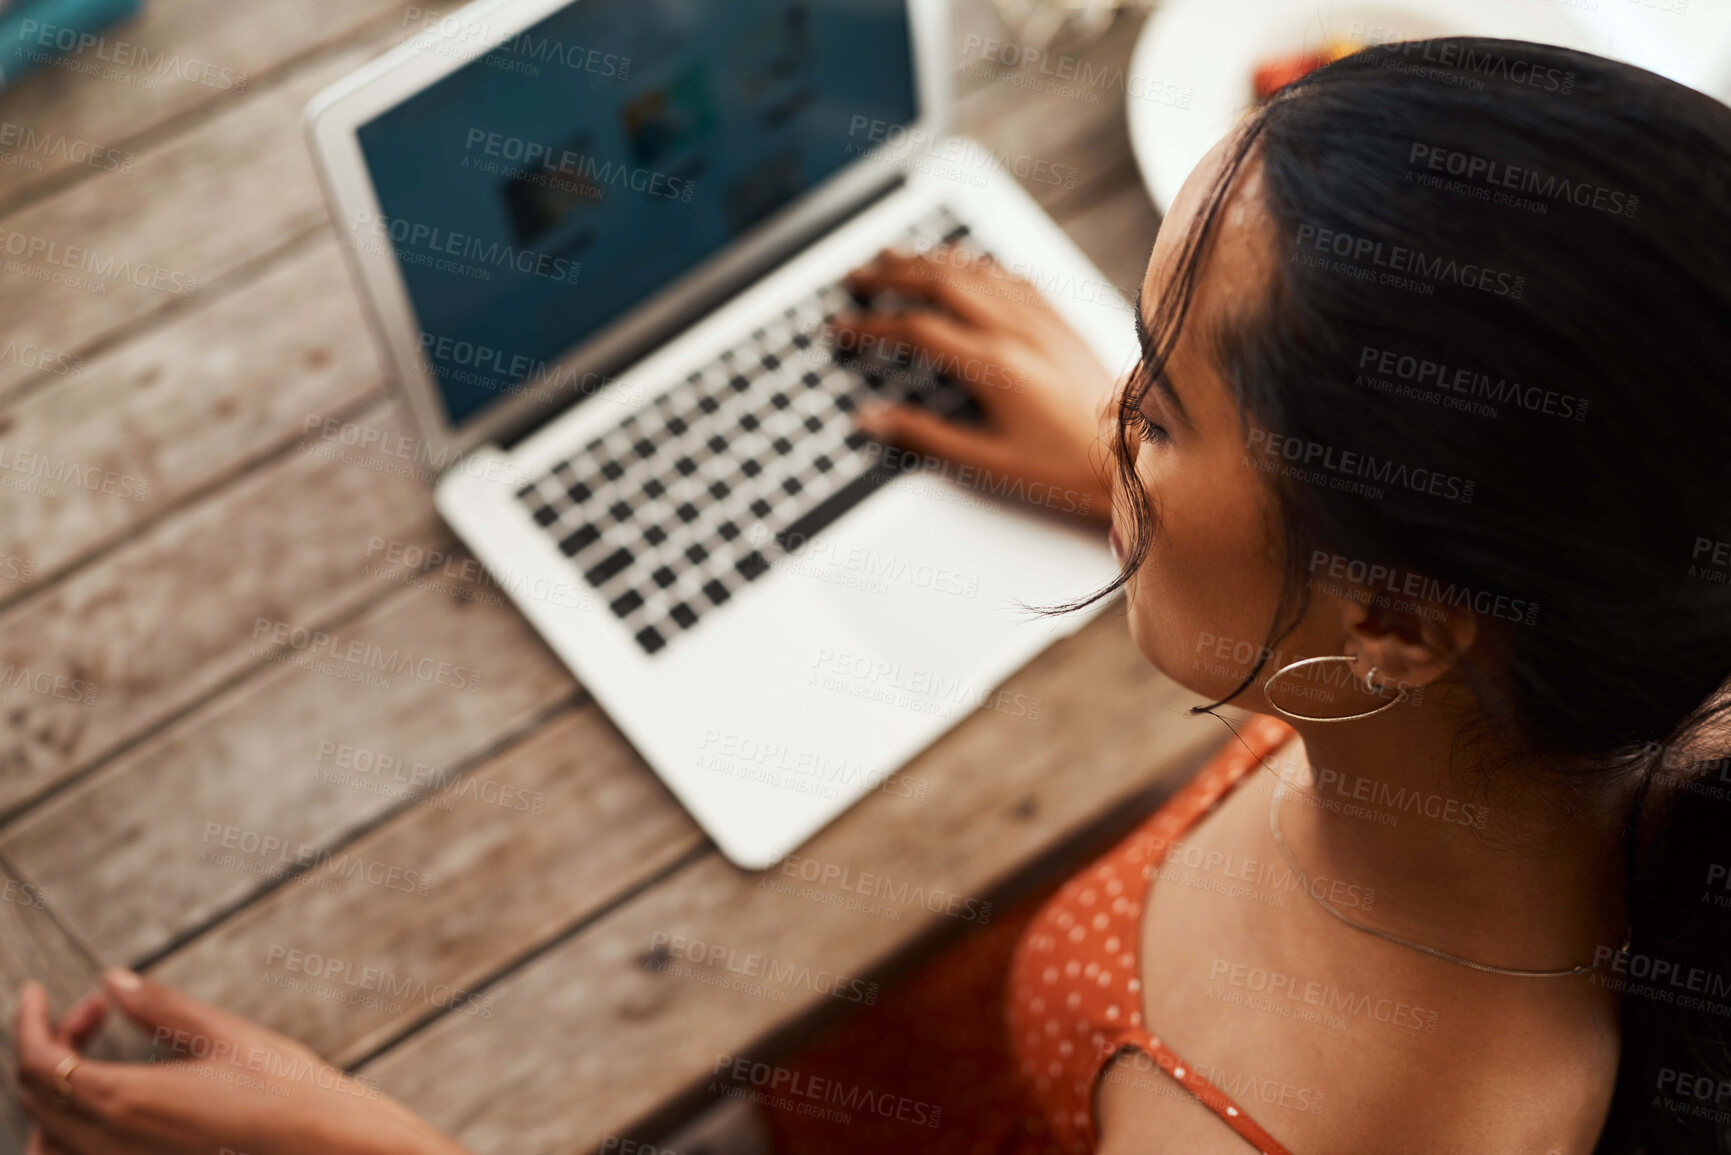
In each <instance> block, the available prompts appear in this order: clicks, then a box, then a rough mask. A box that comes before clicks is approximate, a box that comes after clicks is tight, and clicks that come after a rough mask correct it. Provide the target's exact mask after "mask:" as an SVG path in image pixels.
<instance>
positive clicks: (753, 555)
mask: <svg viewBox="0 0 1731 1155" xmlns="http://www.w3.org/2000/svg"><path fill="white" fill-rule="evenodd" d="M733 568H734V569H736V570H738V571H739V576H741V577H743V578H744V579H745V580H746V581H748V582H754V581H756V580H757V579H758V578H759V577H762V576H763V574H764V573H765V572H766V571H768V569H769V559H768V558H766V557H764V556H763V555H762V554H761V553H759V552H758V551H757V550H755V549H754V550H752V551H751V552H750V553H748V554H746V555H745V556H744V557H742V558H740V559H739V564H738V565H736V566H734V567H733Z"/></svg>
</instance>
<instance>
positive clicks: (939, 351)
mask: <svg viewBox="0 0 1731 1155" xmlns="http://www.w3.org/2000/svg"><path fill="white" fill-rule="evenodd" d="M834 326H835V330H836V345H837V347H839V348H841V349H843V350H845V351H849V352H856V353H861V354H864V355H867V356H876V357H882V358H886V359H895V360H906V361H913V362H916V363H919V364H921V365H922V367H932V368H936V369H939V370H943V369H944V368H945V366H946V365H948V364H951V363H956V362H966V361H970V360H975V359H980V360H989V358H988V357H987V352H988V348H989V346H990V344H991V342H990V340H989V339H988V338H987V336H986V334H985V333H984V332H983V331H982V330H979V329H976V328H974V327H973V326H971V325H968V324H966V323H964V322H962V321H958V320H955V319H954V318H951V317H945V316H943V315H941V314H939V313H923V312H921V313H903V314H899V315H893V316H892V315H890V314H886V313H844V314H841V315H839V316H837V317H836V318H835V321H834ZM922 353H924V354H928V356H925V357H923V358H922V357H921V354H922ZM934 360H935V362H936V364H934V365H930V366H927V364H926V363H928V362H933V361H934ZM951 375H952V376H957V377H959V376H962V374H960V373H954V374H951Z"/></svg>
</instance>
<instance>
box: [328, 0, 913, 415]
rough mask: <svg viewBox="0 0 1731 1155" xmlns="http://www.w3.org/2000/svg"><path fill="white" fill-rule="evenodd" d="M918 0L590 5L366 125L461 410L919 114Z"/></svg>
mask: <svg viewBox="0 0 1731 1155" xmlns="http://www.w3.org/2000/svg"><path fill="white" fill-rule="evenodd" d="M906 5H907V0H580V2H579V3H574V4H571V5H568V6H567V7H565V8H562V9H560V10H559V11H558V12H556V13H554V14H553V15H552V16H549V17H548V18H547V19H545V20H543V21H541V22H540V23H538V24H536V25H534V26H533V27H531V28H530V29H528V30H527V31H525V32H522V33H520V34H517V35H515V36H512V37H510V38H509V39H504V38H503V37H502V36H500V37H493V36H490V35H488V33H487V31H486V29H485V28H484V27H483V28H480V29H477V30H476V35H477V36H486V37H487V39H489V40H492V39H500V40H502V41H503V42H502V43H501V44H500V45H499V46H498V47H497V48H496V49H494V50H492V51H491V52H489V53H487V54H485V55H483V56H480V57H477V58H476V59H475V60H474V61H472V62H470V63H468V64H466V65H464V66H463V67H462V68H460V69H458V70H457V71H456V72H454V73H452V74H451V75H449V76H447V77H445V78H444V79H442V80H440V81H439V82H438V83H437V84H435V85H433V86H431V87H430V88H427V89H426V90H424V91H422V92H420V93H418V94H416V95H415V96H413V97H411V98H410V99H408V100H406V101H404V102H403V103H402V104H399V105H397V106H395V107H393V108H391V109H390V110H389V111H387V112H385V113H383V114H382V115H380V116H378V117H376V118H375V119H373V120H371V121H369V122H368V123H366V124H364V125H362V126H361V128H360V130H359V140H360V146H361V151H362V153H363V155H364V156H365V158H366V163H367V167H368V170H369V171H370V173H371V176H372V180H373V184H374V187H375V188H376V190H377V192H378V198H379V208H380V213H379V215H378V217H377V218H372V217H371V216H370V214H369V215H368V216H367V219H361V220H356V221H351V222H345V223H346V224H347V225H348V226H349V227H350V229H351V243H354V244H356V245H366V246H388V248H389V251H391V252H393V253H394V254H395V256H396V259H397V263H398V266H399V268H400V269H401V270H402V276H403V280H404V283H405V284H406V285H407V288H408V295H409V301H410V305H411V307H412V308H413V310H414V314H415V319H416V323H417V326H418V329H419V333H418V336H419V340H420V346H421V348H420V354H421V360H422V363H423V365H424V367H425V369H426V371H427V372H428V374H429V376H430V377H431V378H432V379H433V380H434V381H435V382H436V383H437V384H438V387H439V392H440V394H441V396H442V397H443V400H444V405H445V410H446V412H447V414H448V416H449V418H450V421H451V424H452V425H453V426H458V425H461V424H462V423H463V422H465V421H467V420H469V419H470V418H473V417H474V416H476V415H477V414H479V413H481V412H482V411H483V410H485V409H486V408H487V407H488V406H489V405H491V404H493V403H495V402H497V401H499V400H501V399H503V398H504V397H506V396H507V395H509V394H510V393H512V392H513V391H517V390H528V389H535V388H540V389H548V390H564V391H570V392H574V393H575V394H576V395H578V396H582V395H584V394H585V393H587V392H592V391H593V388H592V387H591V388H587V389H585V388H583V383H581V382H576V381H565V380H561V379H559V377H558V376H556V375H555V373H554V371H553V370H552V369H551V368H550V366H549V363H550V362H552V361H555V360H557V359H558V358H559V356H560V355H561V354H563V353H564V352H566V351H567V350H569V349H571V348H573V347H575V346H576V345H578V344H579V343H581V342H582V341H583V340H585V339H586V338H588V337H589V336H591V335H593V334H594V333H596V331H597V330H598V329H600V328H601V327H602V326H604V325H606V324H607V323H608V322H609V321H612V320H614V319H615V318H617V317H619V316H621V315H622V314H624V313H626V312H628V311H629V310H630V309H632V308H633V307H634V306H637V305H639V304H642V303H643V302H645V301H646V300H647V299H648V298H650V297H651V296H653V295H654V294H655V292H656V291H657V290H658V289H660V288H662V287H664V286H666V285H668V284H669V283H670V282H672V281H674V280H676V279H677V278H678V277H680V276H681V275H682V274H684V273H686V272H688V271H690V270H692V269H693V268H694V267H696V266H697V265H699V264H700V263H702V262H703V261H704V260H705V259H706V258H708V257H711V256H713V255H715V254H716V253H717V252H718V251H719V250H720V249H722V248H723V247H724V246H725V245H726V244H727V243H728V242H729V241H730V240H731V239H733V238H734V237H736V236H738V235H739V234H740V233H742V232H744V231H745V230H747V229H749V228H751V227H752V226H753V225H754V224H756V223H758V222H760V221H762V220H763V219H764V218H766V217H767V216H769V215H770V214H772V213H774V212H775V211H776V210H777V209H779V208H781V207H783V206H784V205H786V204H788V203H789V202H791V201H793V200H794V199H796V198H797V197H799V196H800V195H801V194H802V193H804V192H806V191H808V190H810V189H811V188H812V187H813V186H815V185H816V184H818V183H819V182H821V181H823V180H824V179H825V178H826V177H829V176H831V175H832V174H834V173H835V172H836V171H837V170H838V169H840V168H842V167H843V166H844V165H845V164H847V163H848V162H849V161H850V160H852V159H854V158H856V157H857V156H858V155H859V154H861V153H863V152H865V151H867V150H868V149H869V148H870V146H871V144H872V143H873V142H875V141H879V140H882V139H883V134H884V132H885V131H886V128H887V126H893V125H901V124H908V123H911V122H912V121H913V120H914V119H915V117H916V112H917V109H916V108H915V103H916V101H915V89H914V63H913V57H912V43H911V40H910V35H911V31H910V29H909V27H908V18H907V7H906ZM414 43H416V44H419V45H421V46H422V47H424V48H425V50H427V51H430V52H436V51H441V50H444V51H449V50H451V48H452V45H451V43H450V41H449V40H447V39H446V38H444V37H437V36H432V35H426V36H424V37H422V38H420V39H417V40H416V41H414Z"/></svg>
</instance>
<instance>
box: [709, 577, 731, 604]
mask: <svg viewBox="0 0 1731 1155" xmlns="http://www.w3.org/2000/svg"><path fill="white" fill-rule="evenodd" d="M703 592H704V593H705V594H706V595H708V597H709V601H710V604H712V605H717V606H718V605H720V604H721V603H722V602H724V601H726V600H727V599H728V598H730V597H732V596H733V591H732V590H730V589H728V588H727V587H726V586H724V585H722V584H721V581H720V579H718V578H710V579H709V580H708V581H706V582H704V583H703Z"/></svg>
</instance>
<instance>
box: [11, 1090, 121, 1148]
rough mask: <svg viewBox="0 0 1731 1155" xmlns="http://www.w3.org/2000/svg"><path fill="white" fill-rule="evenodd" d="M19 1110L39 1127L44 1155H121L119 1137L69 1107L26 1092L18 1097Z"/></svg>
mask: <svg viewBox="0 0 1731 1155" xmlns="http://www.w3.org/2000/svg"><path fill="white" fill-rule="evenodd" d="M18 1106H19V1107H20V1108H21V1109H22V1110H23V1112H24V1114H25V1117H26V1118H28V1119H29V1120H30V1121H31V1122H32V1123H34V1124H36V1128H37V1134H38V1135H40V1136H41V1137H42V1144H43V1153H44V1155H48V1153H49V1152H54V1151H57V1150H60V1151H75V1152H77V1153H78V1155H118V1153H119V1152H120V1151H121V1150H122V1148H121V1145H120V1142H119V1140H118V1139H117V1137H116V1136H115V1135H114V1133H113V1132H112V1131H110V1130H109V1129H108V1128H107V1127H104V1126H103V1125H102V1124H101V1123H100V1122H98V1121H97V1120H95V1119H91V1118H88V1117H85V1116H81V1115H79V1114H77V1113H76V1112H75V1111H73V1110H71V1109H69V1108H68V1107H67V1106H65V1105H63V1104H61V1103H59V1102H57V1101H55V1100H54V1099H53V1098H52V1096H49V1097H44V1096H42V1095H38V1094H37V1093H35V1092H34V1091H30V1090H25V1091H23V1092H21V1093H20V1094H19V1096H18Z"/></svg>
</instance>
